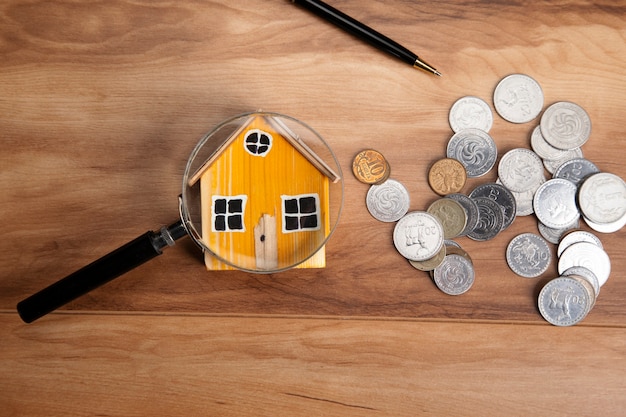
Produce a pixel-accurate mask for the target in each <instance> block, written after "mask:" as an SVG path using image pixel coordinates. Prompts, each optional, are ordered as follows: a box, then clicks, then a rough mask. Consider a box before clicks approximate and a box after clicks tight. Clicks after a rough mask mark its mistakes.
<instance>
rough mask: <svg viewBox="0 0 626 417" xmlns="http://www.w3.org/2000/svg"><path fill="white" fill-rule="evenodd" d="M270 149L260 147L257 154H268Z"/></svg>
mask: <svg viewBox="0 0 626 417" xmlns="http://www.w3.org/2000/svg"><path fill="white" fill-rule="evenodd" d="M268 149H269V146H265V145H262V146H259V148H258V149H257V151H256V152H257V153H258V154H259V155H261V154H264V153H265V152H267V150H268Z"/></svg>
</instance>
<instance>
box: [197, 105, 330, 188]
mask: <svg viewBox="0 0 626 417" xmlns="http://www.w3.org/2000/svg"><path fill="white" fill-rule="evenodd" d="M259 117H261V118H263V119H264V120H265V121H266V122H267V123H268V124H269V125H270V126H271V127H272V128H273V129H275V130H276V132H277V133H278V134H280V135H281V136H282V137H283V138H284V139H285V140H286V141H287V142H288V143H289V144H290V145H291V146H293V147H294V148H295V149H296V150H297V151H298V152H299V153H300V154H302V156H304V158H305V159H306V160H307V161H309V162H310V163H311V164H312V165H313V166H314V167H315V168H317V170H318V171H320V172H321V173H322V174H323V175H325V176H327V177H328V178H329V179H330V180H331V181H332V182H337V181H339V180H340V179H341V177H340V176H339V174H337V173H336V172H335V171H334V170H333V169H332V168H331V167H330V166H328V164H327V163H326V162H324V161H323V160H322V159H321V158H320V157H319V156H318V155H317V154H315V152H313V150H312V149H311V148H309V147H308V146H307V145H306V143H304V141H302V139H301V138H300V137H299V136H298V135H297V134H296V133H294V132H293V131H292V130H291V129H289V127H287V126H286V125H285V123H284V122H283V121H282V120H280V119H279V118H277V117H273V116H272V115H269V114H265V115H264V114H260V113H254V114H251V115H250V118H249V119H248V120H247V121H246V122H245V123H243V124H242V125H241V127H239V129H237V130H236V131H235V132H233V133H232V134H231V135H230V136H229V137H228V138H227V139H226V140H225V141H224V142H223V143H222V144H221V145H220V146H219V147H218V148H217V149H216V150H215V152H213V153H212V154H211V156H209V158H208V159H207V160H206V161H205V162H204V163H203V164H202V166H201V167H200V168H199V169H198V170H197V171H196V172H195V173H194V174H193V175H192V176H191V177H190V178H189V180H188V182H187V183H188V185H189V186H190V187H191V186H192V185H194V184H195V183H196V182H197V181H198V180H199V179H200V177H202V175H203V174H204V172H205V171H206V170H207V169H208V168H209V167H210V166H211V165H212V164H213V162H215V160H217V158H218V157H219V156H220V155H221V154H222V152H224V150H226V149H227V148H228V147H229V146H230V145H231V143H232V142H233V141H234V140H235V139H236V138H237V137H238V136H239V135H240V134H241V132H243V131H244V130H246V128H247V127H248V126H250V124H251V123H252V122H253V121H254V120H255V119H257V118H259Z"/></svg>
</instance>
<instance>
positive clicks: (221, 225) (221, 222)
mask: <svg viewBox="0 0 626 417" xmlns="http://www.w3.org/2000/svg"><path fill="white" fill-rule="evenodd" d="M215 230H218V231H224V230H226V217H224V216H215Z"/></svg>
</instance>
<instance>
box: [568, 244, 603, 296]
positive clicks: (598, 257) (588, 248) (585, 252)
mask: <svg viewBox="0 0 626 417" xmlns="http://www.w3.org/2000/svg"><path fill="white" fill-rule="evenodd" d="M572 266H584V267H585V268H587V269H589V270H590V271H592V272H593V273H594V274H595V275H596V277H597V278H598V283H599V285H600V286H603V285H604V284H605V283H606V281H607V280H608V279H609V275H610V274H611V260H610V259H609V255H608V254H607V253H606V252H605V251H604V249H602V248H600V247H598V245H596V244H595V243H590V242H579V243H574V244H573V245H570V246H569V247H568V248H567V249H565V250H564V251H563V253H562V254H561V256H559V262H558V271H559V274H562V273H563V271H565V270H566V269H568V268H571V267H572Z"/></svg>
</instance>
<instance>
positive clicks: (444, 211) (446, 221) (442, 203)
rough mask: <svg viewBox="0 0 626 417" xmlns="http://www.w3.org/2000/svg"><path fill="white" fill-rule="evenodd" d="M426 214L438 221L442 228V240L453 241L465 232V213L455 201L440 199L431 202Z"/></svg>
mask: <svg viewBox="0 0 626 417" xmlns="http://www.w3.org/2000/svg"><path fill="white" fill-rule="evenodd" d="M426 212H428V213H430V214H432V215H433V216H435V217H436V218H437V220H439V222H440V223H441V226H442V227H443V238H444V239H453V238H455V237H457V236H459V235H460V234H461V233H462V232H463V230H465V225H466V224H467V213H466V211H465V209H464V208H463V206H462V205H461V203H459V202H458V201H456V200H452V199H450V198H440V199H438V200H435V201H433V203H432V204H431V205H430V206H428V209H427V210H426Z"/></svg>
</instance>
